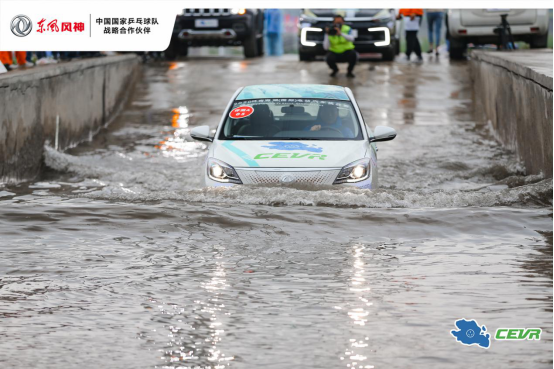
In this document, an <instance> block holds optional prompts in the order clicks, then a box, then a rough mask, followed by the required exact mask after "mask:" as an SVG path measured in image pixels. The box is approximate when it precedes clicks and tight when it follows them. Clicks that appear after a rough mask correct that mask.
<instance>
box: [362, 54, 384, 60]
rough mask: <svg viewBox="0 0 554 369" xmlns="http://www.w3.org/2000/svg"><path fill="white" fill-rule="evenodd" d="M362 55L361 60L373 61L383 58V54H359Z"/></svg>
mask: <svg viewBox="0 0 554 369" xmlns="http://www.w3.org/2000/svg"><path fill="white" fill-rule="evenodd" d="M359 54H360V58H368V59H370V58H371V59H373V58H380V57H381V54H380V53H359Z"/></svg>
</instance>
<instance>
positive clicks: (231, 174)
mask: <svg viewBox="0 0 554 369" xmlns="http://www.w3.org/2000/svg"><path fill="white" fill-rule="evenodd" d="M207 169H208V177H209V178H210V179H213V180H214V181H216V182H222V183H237V184H242V181H241V180H240V178H239V176H238V174H237V172H235V168H233V167H232V166H230V165H229V164H227V163H224V162H222V161H220V160H216V159H213V158H209V159H208V168H207Z"/></svg>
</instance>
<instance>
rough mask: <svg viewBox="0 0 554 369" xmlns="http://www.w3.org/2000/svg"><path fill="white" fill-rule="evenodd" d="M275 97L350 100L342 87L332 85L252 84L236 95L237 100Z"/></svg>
mask: <svg viewBox="0 0 554 369" xmlns="http://www.w3.org/2000/svg"><path fill="white" fill-rule="evenodd" d="M276 98H308V99H331V100H350V99H349V98H348V95H347V94H346V91H345V90H344V87H342V86H333V85H252V86H246V87H244V88H243V89H242V91H241V92H240V94H239V95H238V96H237V100H250V99H276Z"/></svg>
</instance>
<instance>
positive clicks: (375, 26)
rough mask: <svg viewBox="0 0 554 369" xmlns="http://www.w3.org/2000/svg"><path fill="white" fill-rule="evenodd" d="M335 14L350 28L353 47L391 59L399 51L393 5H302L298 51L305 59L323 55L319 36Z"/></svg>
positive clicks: (359, 51)
mask: <svg viewBox="0 0 554 369" xmlns="http://www.w3.org/2000/svg"><path fill="white" fill-rule="evenodd" d="M335 14H341V15H344V21H345V24H346V25H348V26H350V27H351V28H352V31H353V32H354V35H355V36H356V39H355V40H354V46H355V50H356V51H357V52H358V53H359V54H361V56H364V55H363V54H370V53H371V54H381V56H382V59H383V60H389V61H390V60H394V57H395V56H396V55H398V53H399V52H400V41H399V37H398V35H397V30H396V21H395V18H396V16H395V12H394V9H345V10H341V9H304V11H303V14H302V16H301V17H300V19H299V22H298V44H299V46H298V54H299V56H300V60H303V61H308V60H313V59H315V57H316V56H318V55H325V53H326V51H325V50H324V49H323V36H324V32H325V31H324V30H325V27H328V26H330V24H331V23H332V22H333V16H334V15H335Z"/></svg>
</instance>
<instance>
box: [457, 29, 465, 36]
mask: <svg viewBox="0 0 554 369" xmlns="http://www.w3.org/2000/svg"><path fill="white" fill-rule="evenodd" d="M458 33H459V34H461V35H466V34H467V29H460V30H458Z"/></svg>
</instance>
